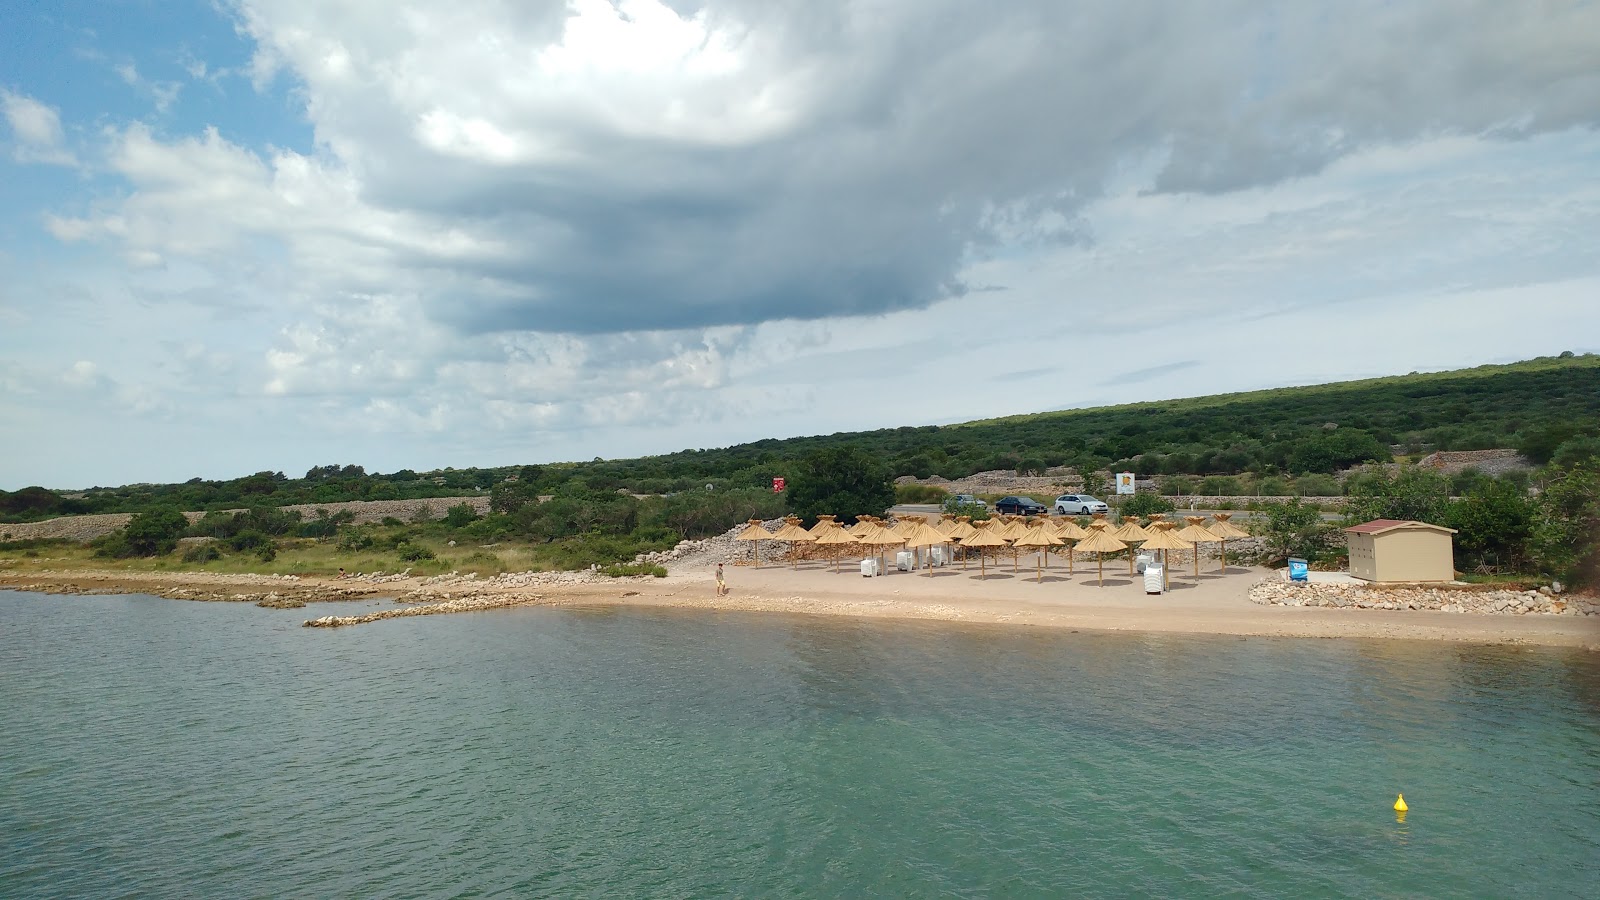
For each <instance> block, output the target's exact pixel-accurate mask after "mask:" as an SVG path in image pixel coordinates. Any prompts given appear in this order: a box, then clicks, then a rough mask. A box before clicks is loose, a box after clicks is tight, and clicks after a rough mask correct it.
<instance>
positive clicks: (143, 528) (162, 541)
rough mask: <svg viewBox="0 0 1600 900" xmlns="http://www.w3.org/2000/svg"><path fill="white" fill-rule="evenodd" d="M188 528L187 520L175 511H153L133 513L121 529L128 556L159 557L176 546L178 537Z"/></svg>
mask: <svg viewBox="0 0 1600 900" xmlns="http://www.w3.org/2000/svg"><path fill="white" fill-rule="evenodd" d="M188 527H189V520H188V519H186V518H184V515H183V513H181V512H178V511H177V510H175V509H153V510H149V511H148V512H142V513H135V514H134V516H133V518H132V519H129V520H128V525H127V527H125V528H123V529H122V539H123V541H124V542H125V543H126V551H125V553H126V555H128V556H161V555H163V554H167V553H171V552H172V548H174V547H176V546H178V536H179V535H181V534H183V532H184V530H185V529H187V528H188Z"/></svg>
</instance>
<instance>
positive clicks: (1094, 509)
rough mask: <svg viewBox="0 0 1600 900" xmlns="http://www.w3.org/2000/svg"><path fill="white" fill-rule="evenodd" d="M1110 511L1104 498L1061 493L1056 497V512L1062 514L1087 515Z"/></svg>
mask: <svg viewBox="0 0 1600 900" xmlns="http://www.w3.org/2000/svg"><path fill="white" fill-rule="evenodd" d="M1110 511H1111V507H1109V506H1107V505H1106V504H1105V501H1104V500H1096V499H1095V498H1093V497H1091V496H1089V495H1088V494H1062V495H1061V496H1059V497H1057V498H1056V512H1058V513H1060V514H1061V515H1063V516H1087V515H1092V514H1094V513H1103V512H1110Z"/></svg>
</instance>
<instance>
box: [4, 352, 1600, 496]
mask: <svg viewBox="0 0 1600 900" xmlns="http://www.w3.org/2000/svg"><path fill="white" fill-rule="evenodd" d="M1041 399H1042V400H1044V401H1046V402H1047V401H1048V400H1049V399H1055V400H1058V401H1060V400H1070V397H1058V398H1041ZM845 446H853V447H856V448H859V449H861V450H864V451H865V452H867V453H869V454H871V455H872V456H873V457H874V458H876V459H879V460H883V461H885V462H886V463H887V465H888V467H889V469H890V470H891V472H892V474H894V475H915V476H917V477H924V478H925V477H928V476H931V475H941V476H944V477H946V478H960V477H963V476H966V475H970V474H972V473H974V472H980V471H987V470H993V469H1016V470H1020V471H1030V470H1033V471H1040V472H1042V471H1043V470H1044V469H1046V468H1048V467H1051V466H1072V467H1074V468H1076V469H1077V470H1078V471H1080V472H1084V471H1094V470H1100V469H1113V470H1127V471H1134V472H1138V473H1140V474H1142V475H1223V476H1226V475H1240V474H1246V473H1248V474H1254V475H1279V474H1282V475H1305V474H1313V475H1314V474H1329V473H1333V472H1336V471H1339V470H1341V469H1345V468H1348V467H1351V466H1355V465H1360V464H1362V463H1365V462H1371V461H1378V462H1386V461H1389V460H1390V459H1391V458H1392V455H1393V453H1394V452H1395V451H1396V450H1398V451H1399V452H1400V453H1401V454H1405V455H1416V454H1420V453H1424V452H1427V451H1432V450H1484V449H1491V448H1498V447H1515V448H1518V449H1520V450H1521V451H1522V452H1523V453H1525V454H1527V455H1528V456H1530V457H1531V458H1532V459H1533V460H1534V461H1535V462H1536V463H1541V464H1542V463H1546V462H1550V461H1556V462H1560V463H1565V464H1571V463H1575V462H1577V461H1580V460H1581V459H1584V458H1587V457H1589V456H1592V455H1594V454H1595V452H1596V449H1597V447H1600V356H1596V355H1594V354H1586V355H1583V356H1574V355H1572V354H1563V355H1562V356H1561V357H1545V358H1540V359H1535V360H1529V361H1526V362H1520V363H1513V364H1511V365H1504V366H1482V367H1479V368H1475V369H1465V370H1460V371H1454V372H1442V373H1434V374H1425V375H1422V374H1413V375H1405V376H1397V377H1393V378H1380V379H1371V380H1367V381H1354V382H1343V383H1338V384H1329V385H1320V386H1315V387H1299V388H1280V389H1275V390H1268V391H1257V392H1253V393H1245V394H1224V395H1218V396H1212V397H1200V398H1195V399H1189V400H1174V401H1167V402H1159V403H1137V404H1131V405H1125V406H1113V407H1103V408H1098V409H1083V410H1069V411H1064V412H1052V413H1040V414H1036V415H1027V416H1013V417H1009V418H1004V419H990V420H984V421H978V422H970V423H965V424H961V425H947V426H927V427H920V428H911V427H907V428H892V429H882V430H878V431H867V432H853V433H839V434H832V435H819V436H813V437H801V438H788V439H782V440H779V439H769V440H762V441H755V442H753V443H749V444H740V445H737V446H733V447H727V448H722V449H709V450H701V449H690V450H683V451H680V452H677V453H669V454H665V455H662V456H648V457H641V458H638V459H627V460H602V459H598V458H597V459H594V460H592V461H589V462H578V463H556V464H550V465H544V466H523V467H507V468H495V469H446V470H444V471H439V472H426V473H420V474H419V473H416V472H412V471H410V470H401V471H399V472H395V473H393V474H388V475H381V474H368V473H367V472H366V471H365V470H364V469H363V468H362V467H360V466H353V465H346V466H339V465H331V466H319V467H316V468H313V469H312V470H311V471H309V472H307V473H306V475H305V477H303V478H289V477H287V476H285V475H284V474H283V473H282V472H258V473H256V474H255V475H250V476H247V477H244V478H236V479H232V480H227V481H206V480H203V479H198V478H197V479H193V480H191V481H188V482H185V483H183V484H175V485H130V486H126V487H117V488H100V487H96V488H91V489H89V490H86V491H82V492H79V493H78V494H76V495H74V496H62V495H61V494H59V493H57V492H53V491H48V490H45V489H43V488H25V489H23V490H21V491H17V492H15V493H10V494H7V493H4V492H0V520H3V521H13V522H15V521H31V520H36V519H42V518H48V517H51V516H58V515H73V514H82V513H99V512H137V511H140V510H144V509H150V508H154V507H158V506H166V507H173V508H178V509H185V510H213V509H228V508H243V507H258V506H267V505H273V506H281V505H288V504H296V503H332V502H337V501H341V500H403V499H416V498H423V497H451V496H464V495H469V494H476V493H479V492H482V491H487V490H489V489H490V488H492V487H493V486H495V485H496V484H500V483H502V482H505V481H507V480H508V479H509V478H512V477H513V476H514V477H515V479H516V483H518V484H520V485H522V489H523V490H526V491H532V492H537V493H545V494H553V493H556V492H557V489H558V488H564V489H566V490H573V489H574V488H576V489H578V490H580V491H619V490H620V491H628V492H633V493H639V494H671V493H674V492H682V491H691V490H692V491H704V490H705V486H706V485H708V484H709V485H712V487H713V490H729V489H742V488H762V487H767V486H769V485H770V484H771V479H772V478H773V477H775V476H785V475H787V474H788V473H789V472H790V471H791V470H792V469H793V468H794V467H795V466H796V464H797V461H798V460H800V459H801V458H803V457H805V456H806V455H807V454H809V453H810V452H812V451H814V450H821V449H829V448H838V447H845Z"/></svg>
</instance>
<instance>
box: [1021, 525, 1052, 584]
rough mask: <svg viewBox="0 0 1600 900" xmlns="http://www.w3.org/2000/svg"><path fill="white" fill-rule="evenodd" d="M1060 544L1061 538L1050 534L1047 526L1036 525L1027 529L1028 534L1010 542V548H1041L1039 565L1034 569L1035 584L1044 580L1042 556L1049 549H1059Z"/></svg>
mask: <svg viewBox="0 0 1600 900" xmlns="http://www.w3.org/2000/svg"><path fill="white" fill-rule="evenodd" d="M1062 543H1063V542H1062V540H1061V538H1058V537H1056V536H1055V535H1054V534H1052V533H1051V531H1050V529H1049V528H1048V527H1047V526H1045V525H1042V524H1041V525H1037V526H1035V527H1033V528H1029V529H1028V532H1027V533H1026V534H1024V535H1023V536H1022V537H1019V538H1017V539H1016V540H1014V541H1012V542H1011V546H1012V547H1013V548H1016V547H1039V548H1042V550H1043V552H1041V553H1040V554H1039V564H1038V566H1037V567H1036V569H1037V573H1036V575H1035V577H1034V579H1033V580H1034V581H1035V582H1039V581H1043V580H1044V554H1045V553H1048V552H1049V551H1050V548H1051V547H1059V546H1061V544H1062Z"/></svg>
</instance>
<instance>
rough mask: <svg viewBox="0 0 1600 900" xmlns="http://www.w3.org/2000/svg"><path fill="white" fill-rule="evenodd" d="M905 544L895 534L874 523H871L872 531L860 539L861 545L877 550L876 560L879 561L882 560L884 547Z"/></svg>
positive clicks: (903, 539)
mask: <svg viewBox="0 0 1600 900" xmlns="http://www.w3.org/2000/svg"><path fill="white" fill-rule="evenodd" d="M905 542H906V539H905V538H903V537H901V536H900V535H898V534H895V533H894V532H893V531H891V530H890V529H888V528H884V527H883V526H882V525H879V524H877V523H876V522H874V523H873V528H872V530H871V531H869V532H867V533H866V534H865V535H863V536H862V537H861V543H862V544H865V545H866V546H868V547H876V548H878V559H879V560H880V561H881V560H882V559H883V548H884V547H891V546H896V545H899V544H904V543H905Z"/></svg>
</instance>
